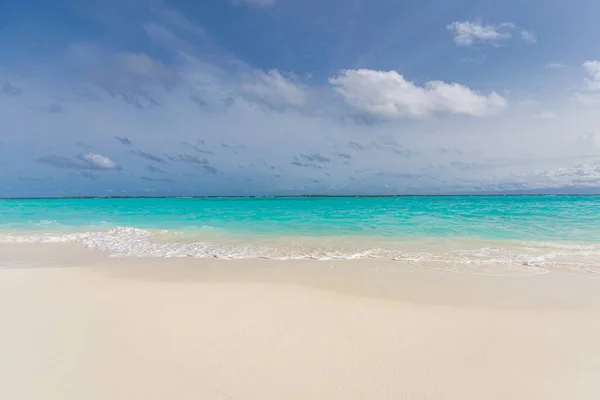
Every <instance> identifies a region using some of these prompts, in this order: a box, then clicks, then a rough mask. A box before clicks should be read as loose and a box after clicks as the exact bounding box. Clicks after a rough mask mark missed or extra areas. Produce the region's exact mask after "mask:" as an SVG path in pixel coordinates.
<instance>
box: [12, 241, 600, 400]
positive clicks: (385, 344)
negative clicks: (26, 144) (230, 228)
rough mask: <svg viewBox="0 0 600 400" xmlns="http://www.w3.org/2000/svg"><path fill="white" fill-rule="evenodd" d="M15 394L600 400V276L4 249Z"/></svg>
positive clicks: (20, 399)
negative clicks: (485, 274)
mask: <svg viewBox="0 0 600 400" xmlns="http://www.w3.org/2000/svg"><path fill="white" fill-rule="evenodd" d="M0 267H2V268H0V324H1V326H0V399H3V400H24V399H36V400H37V399H44V400H58V399H60V400H63V399H73V400H75V399H76V400H82V399H86V400H87V399H89V400H92V399H115V400H120V399H123V400H134V399H144V400H145V399H165V400H171V399H258V400H268V399H278V400H279V399H286V400H287V399H290V400H292V399H344V400H345V399H369V400H373V399H477V400H482V399H502V400H505V399H528V400H529V399H544V400H548V399H594V400H596V399H599V398H600V280H598V279H595V278H592V277H577V276H568V275H559V274H548V275H543V276H537V277H513V278H511V277H481V276H472V275H460V274H452V273H442V272H434V271H426V270H419V269H415V268H412V267H410V266H406V265H403V264H395V263H372V262H364V261H360V262H338V263H331V262H292V263H286V262H268V261H208V260H190V259H177V260H173V259H171V260H166V259H162V260H161V259H154V260H144V259H115V258H108V257H106V256H105V255H102V254H100V253H95V252H92V251H88V250H83V249H79V248H77V247H74V246H71V245H16V246H14V245H12V246H8V245H0Z"/></svg>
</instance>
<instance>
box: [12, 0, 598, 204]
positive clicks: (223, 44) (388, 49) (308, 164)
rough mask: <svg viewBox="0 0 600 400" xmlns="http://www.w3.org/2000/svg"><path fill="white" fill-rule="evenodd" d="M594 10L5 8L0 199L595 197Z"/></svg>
mask: <svg viewBox="0 0 600 400" xmlns="http://www.w3.org/2000/svg"><path fill="white" fill-rule="evenodd" d="M598 15H600V2H598V1H597V0H572V1H569V2H566V1H564V0H520V1H517V0H506V1H502V2H499V1H491V0H480V1H475V0H424V1H419V2H414V1H408V0H405V1H404V0H328V1H324V0H321V1H317V0H302V1H301V0H202V1H195V0H104V1H95V0H54V1H51V2H50V1H46V0H43V1H42V0H27V1H17V0H0V43H2V46H0V122H1V125H0V197H30V196H33V197H35V196H140V195H144V196H169V195H171V196H191V195H301V194H331V195H346V194H353V195H354V194H356V195H360V194H467V193H469V194H478V193H481V194H484V193H600V24H598V23H597V19H598V18H597V17H598Z"/></svg>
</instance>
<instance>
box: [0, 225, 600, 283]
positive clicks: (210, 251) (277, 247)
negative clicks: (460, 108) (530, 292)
mask: <svg viewBox="0 0 600 400" xmlns="http://www.w3.org/2000/svg"><path fill="white" fill-rule="evenodd" d="M206 230H208V231H209V232H210V229H208V227H207V229H206ZM363 239H364V240H363ZM0 243H77V244H79V245H81V246H83V247H86V248H91V249H95V250H100V251H104V252H108V253H110V254H111V255H112V256H117V257H193V258H211V259H226V260H232V259H273V260H357V259H372V260H387V261H395V262H403V263H408V264H411V265H414V266H418V267H424V268H431V269H438V270H445V271H453V272H461V273H480V274H498V275H531V274H540V273H546V272H549V271H567V272H573V273H582V274H592V275H599V276H600V244H589V243H586V244H581V245H580V244H573V243H555V242H509V241H499V240H497V241H493V242H491V241H487V242H476V241H465V240H454V239H437V241H433V242H430V243H423V242H418V241H413V242H409V241H406V240H396V241H392V240H386V241H374V240H372V239H370V238H369V239H367V238H356V237H355V238H344V239H340V238H330V239H327V238H292V237H288V238H280V239H277V240H275V239H269V240H267V239H264V238H262V239H261V238H258V239H256V238H252V237H246V238H239V237H238V238H222V237H221V238H220V239H219V237H217V239H215V238H214V237H212V235H211V237H208V236H207V234H206V232H204V236H201V237H198V236H193V235H189V234H186V233H182V232H171V231H167V230H154V231H153V230H145V229H137V228H132V227H119V228H113V229H110V230H103V231H97V232H78V233H60V234H58V233H43V234H42V233H30V234H4V235H3V234H0Z"/></svg>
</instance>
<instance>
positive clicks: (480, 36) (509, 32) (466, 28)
mask: <svg viewBox="0 0 600 400" xmlns="http://www.w3.org/2000/svg"><path fill="white" fill-rule="evenodd" d="M447 29H448V30H449V31H451V32H452V33H453V34H454V42H455V43H456V44H457V45H459V46H472V45H474V44H475V43H484V42H488V43H496V42H498V41H500V40H508V39H511V38H512V37H513V33H514V32H515V31H517V32H519V34H520V36H521V39H522V40H523V41H524V42H526V43H531V44H533V43H537V36H536V35H535V33H534V32H532V31H529V30H525V29H521V30H520V31H519V30H518V27H517V25H515V24H513V23H512V22H503V23H500V24H484V23H483V22H482V21H481V20H475V21H455V22H453V23H451V24H450V25H448V26H447Z"/></svg>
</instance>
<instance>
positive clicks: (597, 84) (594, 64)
mask: <svg viewBox="0 0 600 400" xmlns="http://www.w3.org/2000/svg"><path fill="white" fill-rule="evenodd" d="M583 68H584V69H585V71H586V72H587V73H588V74H589V77H588V78H586V79H585V89H587V90H600V61H586V62H585V63H584V64H583Z"/></svg>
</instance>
